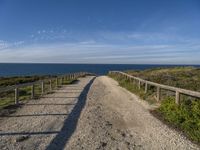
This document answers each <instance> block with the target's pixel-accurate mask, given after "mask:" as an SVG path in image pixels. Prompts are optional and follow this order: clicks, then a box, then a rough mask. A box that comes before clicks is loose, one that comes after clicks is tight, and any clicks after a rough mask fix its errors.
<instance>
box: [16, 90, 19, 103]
mask: <svg viewBox="0 0 200 150" xmlns="http://www.w3.org/2000/svg"><path fill="white" fill-rule="evenodd" d="M15 104H16V105H18V104H19V89H18V88H16V89H15Z"/></svg>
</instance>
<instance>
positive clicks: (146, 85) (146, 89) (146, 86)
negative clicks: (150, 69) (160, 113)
mask: <svg viewBox="0 0 200 150" xmlns="http://www.w3.org/2000/svg"><path fill="white" fill-rule="evenodd" d="M147 91H148V84H147V82H145V91H144V92H145V93H147Z"/></svg>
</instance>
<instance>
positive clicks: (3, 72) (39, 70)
mask: <svg viewBox="0 0 200 150" xmlns="http://www.w3.org/2000/svg"><path fill="white" fill-rule="evenodd" d="M174 66H191V65H151V64H141V65H140V64H25V63H24V64H23V63H0V76H1V77H3V76H26V75H60V74H66V73H72V72H80V71H86V72H91V73H95V74H97V75H105V74H107V73H108V71H112V70H118V71H124V70H132V69H134V70H144V69H150V68H156V67H174ZM192 66H195V67H200V65H192Z"/></svg>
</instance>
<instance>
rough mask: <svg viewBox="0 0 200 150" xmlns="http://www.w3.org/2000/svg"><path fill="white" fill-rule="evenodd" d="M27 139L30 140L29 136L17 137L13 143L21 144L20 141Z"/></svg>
mask: <svg viewBox="0 0 200 150" xmlns="http://www.w3.org/2000/svg"><path fill="white" fill-rule="evenodd" d="M28 138H30V135H24V136H20V137H17V138H16V139H15V142H22V141H25V140H27V139H28Z"/></svg>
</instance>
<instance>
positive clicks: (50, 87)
mask: <svg viewBox="0 0 200 150" xmlns="http://www.w3.org/2000/svg"><path fill="white" fill-rule="evenodd" d="M49 89H50V91H51V90H52V84H51V80H49Z"/></svg>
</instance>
